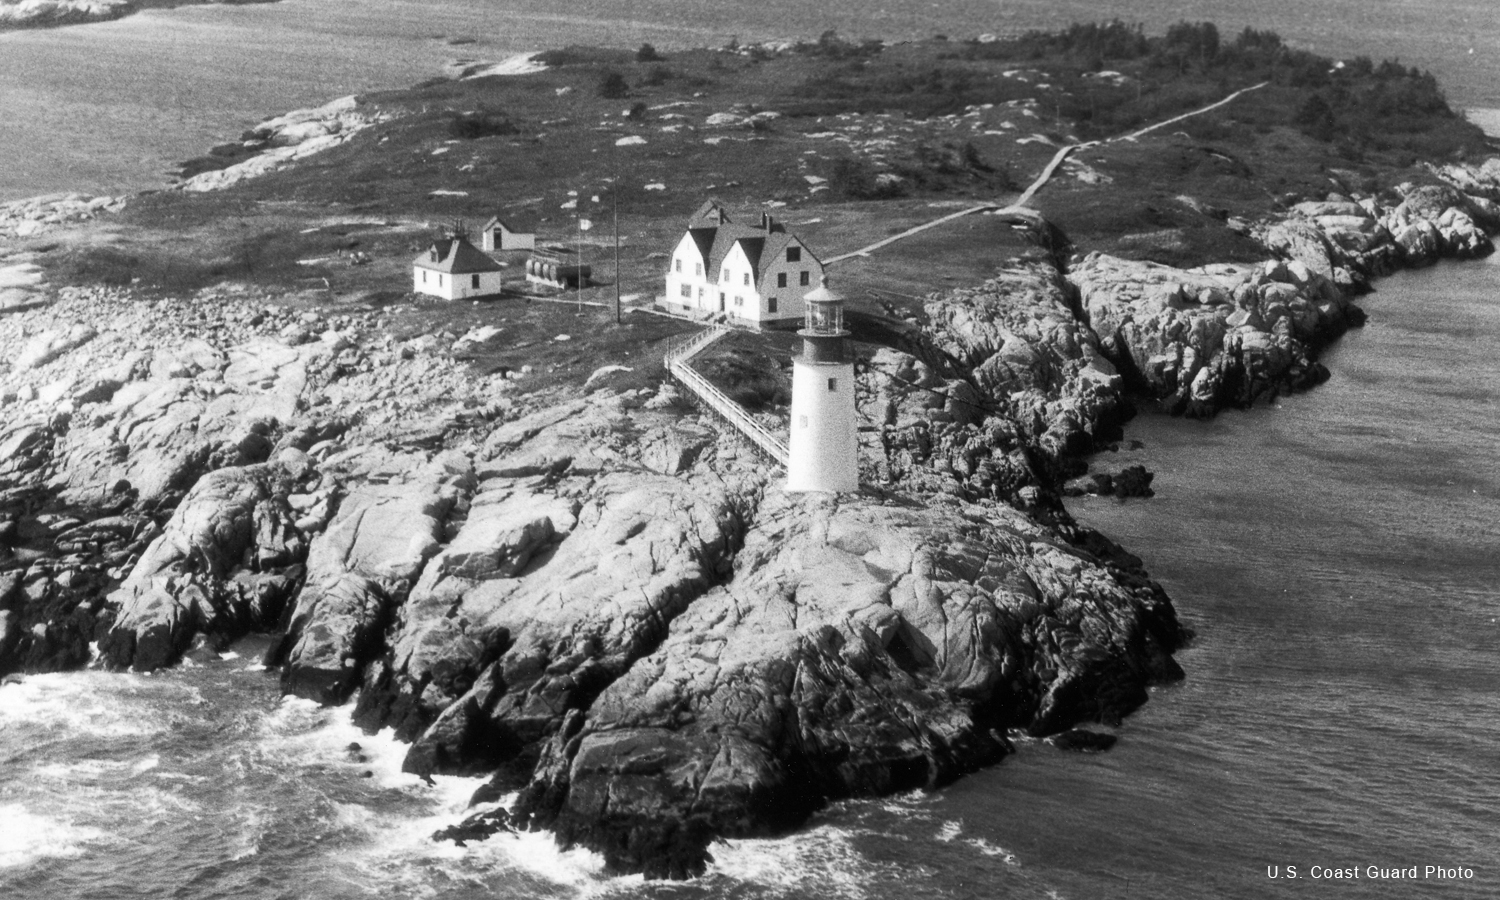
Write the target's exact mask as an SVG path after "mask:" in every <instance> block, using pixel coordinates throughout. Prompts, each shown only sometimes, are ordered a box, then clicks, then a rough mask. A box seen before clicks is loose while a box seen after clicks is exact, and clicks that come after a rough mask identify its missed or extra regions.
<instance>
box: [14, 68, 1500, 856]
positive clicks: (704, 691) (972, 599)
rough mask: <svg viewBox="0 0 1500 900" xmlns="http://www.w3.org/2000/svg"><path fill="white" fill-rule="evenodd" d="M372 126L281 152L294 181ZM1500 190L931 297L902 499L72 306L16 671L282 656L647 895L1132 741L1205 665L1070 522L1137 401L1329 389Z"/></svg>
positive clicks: (869, 449)
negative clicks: (736, 851) (1177, 259)
mask: <svg viewBox="0 0 1500 900" xmlns="http://www.w3.org/2000/svg"><path fill="white" fill-rule="evenodd" d="M365 116H366V112H365V111H363V110H361V109H360V108H359V105H358V103H357V101H354V100H353V99H352V98H345V100H344V101H338V102H336V103H334V104H330V105H329V106H326V107H323V108H321V109H318V110H310V111H302V112H301V113H298V114H293V115H289V116H284V117H279V118H278V119H276V120H271V121H270V122H269V123H266V127H265V128H264V129H262V130H260V131H257V132H256V134H255V135H254V136H253V141H254V142H256V143H257V144H258V145H259V146H265V147H272V148H273V149H271V150H269V151H268V154H269V155H268V156H267V157H265V158H267V159H270V160H271V162H269V163H263V164H264V165H274V164H276V162H275V161H276V160H277V159H279V157H276V156H275V155H274V154H276V153H280V152H281V151H283V150H286V151H293V150H297V148H304V149H305V150H307V152H311V150H313V149H316V148H318V147H321V146H326V145H331V143H329V142H337V141H339V140H343V139H346V138H347V135H348V134H349V133H352V131H351V130H352V129H356V128H358V127H365V125H367V124H368V122H367V121H366V120H365V119H364V118H363V117H365ZM362 123H363V124H362ZM320 142H321V143H320ZM278 144H280V145H281V146H279V147H276V146H275V145H278ZM247 165H248V164H247ZM225 171H226V172H228V171H230V170H225ZM249 171H250V169H246V170H244V171H242V172H240V173H237V174H234V175H226V174H219V175H217V176H216V178H208V179H205V180H204V181H203V182H202V183H201V184H202V185H209V184H210V183H218V184H227V183H232V181H233V179H236V178H239V177H248V175H247V174H246V173H248V172H249ZM1445 171H1446V170H1445ZM1497 174H1500V170H1495V169H1493V168H1490V167H1485V168H1480V169H1474V170H1463V173H1460V172H1458V171H1457V170H1455V171H1448V172H1447V174H1446V176H1445V177H1448V178H1450V179H1451V180H1453V181H1455V182H1460V181H1462V182H1463V183H1465V184H1472V185H1473V188H1472V191H1465V190H1462V189H1460V188H1459V187H1457V186H1454V187H1447V188H1444V187H1432V186H1429V187H1416V188H1410V189H1407V190H1405V191H1404V192H1403V194H1402V198H1401V200H1400V201H1399V202H1397V203H1395V204H1382V203H1380V202H1379V201H1377V200H1375V199H1373V198H1363V199H1361V200H1358V201H1356V200H1353V199H1350V198H1330V199H1328V200H1326V201H1319V202H1317V203H1310V204H1301V205H1299V206H1298V207H1297V208H1296V209H1294V210H1293V213H1292V215H1290V216H1289V217H1287V218H1286V219H1285V220H1283V221H1280V222H1274V223H1264V227H1263V228H1262V230H1261V231H1260V232H1259V233H1260V234H1261V235H1262V240H1263V242H1264V243H1265V245H1266V247H1267V250H1268V253H1269V254H1270V255H1272V256H1275V257H1277V258H1274V259H1269V260H1267V261H1265V262H1263V263H1261V264H1257V265H1238V266H1204V267H1199V268H1195V269H1191V270H1183V269H1176V268H1172V267H1167V266H1161V265H1156V264H1152V263H1142V262H1136V261H1129V260H1123V259H1118V258H1115V257H1110V256H1106V255H1103V254H1090V255H1088V256H1087V257H1085V258H1083V259H1081V260H1078V261H1076V262H1075V263H1074V264H1072V265H1069V266H1064V265H1062V264H1061V262H1060V261H1059V260H1056V259H1053V258H1051V257H1047V256H1031V257H1027V258H1024V259H1018V260H1011V261H1008V262H1007V263H1006V265H1005V266H1004V267H1003V268H1002V269H1001V271H999V272H998V273H997V275H996V276H995V277H994V278H992V279H990V280H988V281H986V282H985V283H983V284H981V285H978V286H974V287H970V288H964V289H961V290H956V291H949V292H946V293H943V294H935V295H933V296H931V297H929V298H928V299H927V301H926V302H925V303H924V309H923V313H924V320H923V321H920V322H916V323H907V324H910V325H911V326H912V327H911V330H910V331H908V332H906V333H905V337H906V338H907V340H906V341H905V342H904V343H903V342H901V341H893V342H892V343H893V344H894V345H895V346H891V347H889V348H887V349H885V350H882V351H880V352H879V353H877V354H876V355H875V357H874V359H873V360H872V361H871V365H870V366H869V367H868V368H864V367H862V371H861V372H860V374H859V378H858V381H859V384H858V385H857V391H858V397H859V400H860V402H861V408H862V409H863V410H864V412H865V414H866V415H867V416H868V417H869V419H870V423H869V424H871V426H872V428H871V429H869V430H868V432H867V438H866V441H865V444H864V452H865V454H866V456H865V458H866V461H867V462H868V466H867V472H866V473H865V474H866V478H865V484H866V488H865V489H864V490H862V491H860V492H859V493H857V494H850V495H841V496H838V497H820V496H796V495H787V494H785V493H784V492H782V491H781V489H780V485H779V483H778V479H777V478H776V477H775V474H774V473H767V472H765V471H764V470H763V469H762V468H760V467H758V466H751V465H747V464H746V462H745V461H746V460H748V459H750V458H752V457H751V456H750V454H749V453H748V452H746V451H744V450H743V449H742V448H740V447H739V446H738V444H737V441H736V438H735V437H734V436H733V435H731V434H726V433H723V432H720V431H719V430H718V429H717V428H716V427H715V426H714V424H713V423H712V422H711V421H709V420H708V419H706V418H703V417H696V416H693V415H691V414H689V413H685V412H682V411H681V409H680V406H678V405H676V404H674V403H672V402H671V401H672V396H673V394H674V392H673V391H672V390H671V389H670V387H669V386H664V387H663V388H662V389H661V390H660V391H656V392H653V390H652V389H650V388H644V389H635V390H632V391H628V392H626V393H624V394H614V393H612V392H610V391H608V390H598V391H596V392H595V393H593V394H590V395H587V396H577V395H576V393H577V392H572V391H557V392H554V393H549V394H547V395H545V396H533V397H521V396H517V395H518V394H519V387H518V385H517V382H515V381H514V380H511V379H506V378H503V377H485V376H480V375H476V374H475V373H473V372H471V371H469V370H467V369H465V368H464V367H463V366H461V365H460V364H458V363H456V362H454V361H453V360H451V359H446V358H442V357H435V356H432V355H429V354H427V353H425V352H422V351H421V350H420V349H419V346H420V345H419V342H416V341H413V342H410V343H408V344H406V345H404V346H403V347H401V348H399V349H398V348H396V347H395V344H394V341H393V340H391V339H389V337H388V336H387V335H383V334H381V333H379V326H377V325H376V324H375V320H376V319H375V316H373V315H372V314H356V315H353V316H348V315H346V316H338V317H335V316H331V315H330V316H324V315H322V314H319V313H316V312H293V311H288V310H282V309H276V308H274V307H273V308H270V309H267V308H264V307H260V308H257V304H255V303H254V302H252V301H250V300H248V299H235V298H232V297H223V296H218V295H208V294H205V295H202V296H200V297H198V298H195V299H191V300H179V299H154V300H146V299H145V298H142V297H138V296H136V295H135V294H133V293H131V292H129V291H80V290H76V289H64V290H63V291H59V292H57V296H56V300H55V301H54V302H53V303H52V305H51V306H50V307H49V308H48V309H47V310H46V311H45V312H42V311H35V312H34V313H33V312H31V311H19V312H15V313H11V314H8V315H7V317H6V318H4V319H0V345H3V346H4V347H5V348H6V349H7V350H8V351H10V352H8V353H7V354H6V356H5V359H6V360H7V363H8V365H7V368H6V370H5V371H4V372H3V374H0V377H3V381H0V398H3V402H4V409H5V412H6V415H7V419H6V425H5V426H3V428H0V675H6V674H10V673H12V672H31V671H49V670H53V669H62V668H71V667H78V666H81V665H84V664H86V663H87V662H88V661H89V644H90V643H91V642H94V641H97V642H98V643H99V651H100V654H101V656H102V658H103V661H104V662H105V663H106V664H107V665H109V666H111V667H115V668H125V667H131V668H135V669H138V670H147V671H149V670H151V669H155V668H158V667H161V666H165V665H171V664H173V663H174V662H175V661H177V660H178V659H180V658H181V657H182V656H183V655H184V654H186V653H196V652H198V651H199V650H202V651H205V652H210V651H212V650H213V649H214V648H216V647H217V646H220V645H222V644H223V643H224V642H225V641H227V640H229V639H232V638H233V637H234V636H236V635H240V634H244V633H246V632H248V631H251V630H258V631H260V630H263V631H274V632H279V633H280V635H281V637H280V640H279V642H278V643H277V645H276V646H275V647H273V648H272V650H271V651H270V653H269V654H268V661H269V662H270V663H271V664H272V665H273V666H274V667H279V668H280V670H281V675H282V679H283V680H282V684H283V689H284V690H285V691H287V692H289V693H296V694H299V695H302V696H310V697H313V698H315V699H317V700H319V701H320V702H324V703H339V702H344V701H345V700H347V699H349V698H350V697H351V696H352V695H353V693H354V692H355V691H358V693H359V699H358V702H357V706H356V711H355V715H356V719H357V721H358V722H359V723H360V724H361V725H362V726H364V727H367V728H379V727H385V726H390V727H393V728H395V729H396V731H397V734H398V736H399V737H401V738H402V739H403V740H407V741H409V742H410V748H409V751H408V755H407V758H406V760H405V763H404V766H405V768H406V769H408V770H409V771H413V772H418V773H421V774H424V775H426V774H434V773H465V774H489V775H490V776H491V779H492V784H491V786H490V789H489V791H488V794H490V795H495V794H498V793H501V792H509V791H512V790H516V791H519V792H520V793H519V797H520V799H519V801H518V803H517V806H516V808H515V809H514V810H511V811H508V812H507V813H504V814H481V816H480V817H479V818H478V819H477V820H475V821H474V822H471V823H468V824H467V825H466V827H465V828H464V829H462V830H461V831H460V832H455V834H456V836H457V837H460V838H462V839H464V840H472V839H477V838H480V837H482V835H483V834H484V833H485V832H486V830H487V829H490V830H493V829H497V828H501V829H503V828H510V827H516V826H530V827H545V828H549V829H551V830H553V831H554V832H555V833H556V834H557V835H558V836H559V838H560V839H561V840H562V841H563V842H564V843H567V844H576V845H580V846H586V847H590V848H592V849H595V850H598V851H600V852H601V853H603V854H604V855H605V857H606V860H607V861H608V864H609V865H610V867H611V868H612V869H614V870H617V871H639V872H645V873H647V874H648V875H652V876H667V877H683V876H687V875H691V874H693V873H695V872H699V871H701V870H702V868H703V866H704V865H705V862H706V859H707V853H708V846H709V843H710V842H711V841H712V840H713V839H714V838H715V837H719V836H730V835H741V836H748V835H764V834H774V833H779V832H783V831H785V830H787V829H790V828H794V827H797V826H798V825H800V824H801V823H802V822H804V821H805V820H806V818H807V817H808V816H809V815H811V813H812V812H813V811H814V810H816V809H817V808H818V807H819V806H820V805H822V804H824V803H826V802H829V801H831V800H834V799H837V798H842V797H849V796H868V795H878V794H882V793H888V792H891V791H897V790H903V789H907V788H911V787H934V786H938V785H941V784H945V783H947V782H950V781H951V780H953V779H954V778H957V777H959V776H961V775H962V774H963V773H965V772H968V771H971V770H972V769H974V768H976V767H978V766H982V765H986V764H989V763H992V762H994V761H995V760H997V759H999V758H1001V757H1002V756H1004V755H1005V754H1006V753H1008V752H1010V749H1011V748H1010V744H1009V740H1008V738H1007V734H1013V733H1016V732H1020V733H1024V734H1027V735H1029V736H1032V737H1037V738H1051V740H1052V742H1053V743H1054V744H1055V745H1057V746H1060V747H1071V748H1075V749H1085V750H1090V749H1102V747H1103V746H1105V745H1106V744H1107V743H1108V739H1107V737H1101V736H1097V735H1094V733H1092V732H1080V731H1076V730H1073V729H1074V726H1076V725H1079V724H1084V723H1089V722H1097V723H1103V724H1106V725H1115V724H1118V723H1119V721H1120V720H1121V718H1122V717H1123V716H1125V715H1127V714H1128V713H1129V712H1130V711H1131V710H1133V709H1135V708H1136V707H1138V706H1139V705H1140V704H1141V703H1142V702H1144V701H1145V699H1146V697H1147V687H1148V686H1149V685H1151V684H1154V683H1160V682H1164V681H1170V680H1172V679H1175V678H1180V677H1181V675H1182V673H1181V670H1180V669H1179V668H1178V667H1177V664H1176V663H1175V662H1174V661H1173V659H1172V653H1173V652H1174V651H1175V650H1177V649H1178V648H1179V647H1180V646H1181V645H1182V644H1183V642H1184V641H1185V640H1186V639H1187V638H1188V633H1187V631H1186V629H1184V628H1183V627H1182V625H1181V624H1180V623H1179V622H1178V621H1177V619H1176V616H1175V613H1174V611H1173V609H1172V606H1171V603H1170V601H1169V600H1168V598H1167V597H1166V595H1165V593H1164V592H1163V591H1162V589H1161V587H1160V586H1158V585H1156V584H1155V583H1153V582H1152V581H1151V580H1150V579H1149V577H1148V576H1147V574H1146V573H1145V572H1144V571H1143V569H1142V567H1141V564H1140V561H1139V560H1136V559H1134V558H1133V557H1131V556H1130V555H1129V554H1128V553H1127V552H1126V551H1125V550H1123V549H1122V548H1120V547H1118V546H1117V545H1114V544H1113V543H1112V542H1110V541H1109V540H1108V539H1107V538H1105V537H1103V536H1102V535H1099V534H1096V533H1094V532H1091V531H1089V530H1087V529H1083V528H1080V527H1079V526H1077V525H1076V523H1074V522H1073V521H1072V520H1071V519H1070V517H1069V516H1068V514H1067V511H1066V509H1065V508H1064V507H1063V506H1062V504H1061V500H1060V495H1061V492H1062V491H1064V490H1065V482H1066V480H1067V479H1068V478H1070V477H1073V476H1076V475H1078V474H1080V473H1079V472H1078V471H1077V469H1078V466H1079V465H1080V462H1079V458H1080V456H1081V455H1082V454H1085V453H1088V452H1090V451H1093V450H1097V449H1098V448H1099V447H1101V446H1102V445H1103V444H1105V443H1107V442H1108V441H1110V440H1113V439H1115V438H1116V437H1117V436H1118V432H1119V426H1120V423H1121V422H1123V421H1124V420H1125V418H1127V417H1128V415H1129V414H1130V409H1131V407H1130V404H1131V402H1132V399H1133V398H1135V397H1145V398H1147V399H1148V400H1150V401H1153V402H1159V403H1161V404H1162V405H1163V406H1165V407H1167V408H1169V409H1172V410H1174V411H1178V412H1183V413H1186V414H1190V415H1211V414H1213V413H1214V412H1216V411H1218V410H1220V409H1222V408H1224V407H1226V406H1241V405H1247V404H1250V403H1253V402H1255V401H1256V400H1259V399H1265V398H1269V397H1274V396H1275V395H1276V394H1277V393H1279V392H1281V391H1285V390H1294V389H1300V388H1303V387H1306V386H1309V385H1311V384H1314V383H1316V382H1317V381H1318V380H1319V379H1320V378H1321V377H1322V376H1323V374H1324V372H1323V370H1322V368H1321V366H1320V365H1319V364H1318V363H1317V361H1316V353H1317V351H1318V349H1319V348H1320V347H1321V346H1323V345H1324V344H1326V343H1327V342H1328V341H1330V340H1332V339H1333V338H1334V337H1336V336H1337V335H1338V334H1339V333H1340V332H1341V331H1342V330H1343V329H1345V328H1347V327H1349V326H1350V325H1352V324H1357V323H1358V321H1359V318H1360V313H1359V311H1358V308H1357V307H1356V306H1354V305H1353V303H1352V302H1351V300H1350V299H1349V297H1350V295H1351V293H1352V292H1353V291H1354V290H1357V289H1358V288H1359V287H1360V286H1361V285H1363V284H1365V283H1367V281H1368V279H1369V278H1371V277H1375V276H1376V275H1378V274H1381V273H1382V272H1385V271H1388V270H1389V269H1390V268H1391V267H1394V266H1400V265H1415V264H1419V263H1421V262H1423V261H1427V260H1430V259H1433V258H1437V257H1439V256H1472V255H1477V254H1480V253H1483V252H1486V250H1487V248H1488V246H1489V244H1488V237H1487V236H1486V235H1485V229H1487V228H1491V227H1495V225H1496V224H1497V223H1500V219H1497V218H1496V217H1495V216H1494V215H1493V210H1492V209H1491V206H1490V205H1487V204H1491V205H1492V204H1493V203H1494V200H1493V196H1500V178H1497V177H1495V176H1496V175H1497ZM200 177H203V176H200ZM1465 179H1467V180H1465ZM188 189H195V188H188ZM1486 192H1488V193H1486ZM1481 194H1484V196H1481ZM1492 195H1493V196H1492ZM1481 201H1483V202H1481ZM210 298H211V299H212V300H213V302H215V303H216V307H217V308H216V311H215V312H216V314H215V315H214V316H212V317H210V316H206V315H204V314H203V311H202V310H201V309H200V308H198V307H199V306H200V304H202V303H204V302H208V301H209V300H210ZM74 322H77V323H79V324H78V325H77V327H74V325H73V324H72V323H74ZM44 324H45V326H46V327H42V326H43V325H44ZM478 411H483V412H482V413H481V412H478ZM1127 471H1128V472H1129V477H1125V473H1120V476H1118V477H1117V476H1111V477H1110V483H1111V487H1113V488H1118V487H1119V484H1118V482H1119V481H1121V480H1122V479H1123V480H1124V481H1125V482H1126V487H1127V489H1128V490H1132V491H1145V490H1149V473H1144V472H1140V473H1137V472H1134V471H1132V470H1127ZM1096 481H1097V479H1096ZM1100 486H1101V487H1102V484H1101V485H1100Z"/></svg>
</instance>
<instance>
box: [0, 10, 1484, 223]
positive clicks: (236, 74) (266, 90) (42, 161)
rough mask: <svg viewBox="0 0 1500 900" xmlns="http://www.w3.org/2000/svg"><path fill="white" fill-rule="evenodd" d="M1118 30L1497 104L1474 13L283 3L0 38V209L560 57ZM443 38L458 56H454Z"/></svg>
mask: <svg viewBox="0 0 1500 900" xmlns="http://www.w3.org/2000/svg"><path fill="white" fill-rule="evenodd" d="M1110 17H1119V18H1122V19H1125V20H1127V21H1132V22H1140V23H1142V24H1144V25H1145V26H1146V27H1147V28H1148V29H1150V30H1152V31H1160V30H1162V29H1164V28H1165V27H1166V26H1167V25H1169V24H1171V23H1173V22H1176V21H1179V20H1182V19H1190V20H1208V21H1214V22H1216V23H1218V24H1219V26H1220V30H1221V31H1222V32H1223V33H1225V34H1226V35H1227V34H1232V33H1234V32H1236V31H1238V30H1240V29H1241V28H1244V27H1246V26H1253V27H1256V28H1272V29H1275V30H1277V31H1279V32H1280V33H1281V34H1282V35H1283V36H1285V37H1286V38H1288V39H1290V40H1292V41H1293V43H1295V44H1296V45H1298V46H1302V47H1306V48H1308V49H1312V50H1316V51H1318V52H1321V53H1327V54H1329V55H1332V56H1353V55H1356V54H1364V55H1367V56H1370V57H1372V58H1374V59H1377V60H1379V59H1383V58H1387V57H1399V58H1401V59H1402V60H1403V61H1404V62H1406V63H1408V64H1413V65H1418V66H1421V67H1423V68H1428V69H1431V70H1432V71H1433V72H1434V73H1435V74H1437V75H1438V76H1439V77H1440V78H1441V80H1442V83H1443V84H1444V86H1445V87H1446V89H1447V90H1448V92H1449V96H1450V99H1451V100H1452V101H1453V102H1454V103H1455V104H1456V105H1458V106H1460V107H1465V108H1467V107H1476V108H1483V109H1496V108H1500V16H1496V15H1495V10H1494V4H1493V3H1492V2H1491V0H1445V2H1442V3H1438V2H1435V0H1316V2H1309V0H1133V2H1132V0H1100V2H1093V0H885V2H879V3H854V2H848V0H840V2H820V3H806V2H799V0H763V2H759V3H741V2H733V0H634V2H630V3H624V2H621V0H572V2H568V3H566V4H564V3H559V2H557V0H423V2H417V0H281V2H279V3H273V4H269V5H252V6H212V5H209V6H190V7H183V8H180V9H172V10H151V11H147V12H145V13H141V14H139V15H135V16H131V17H129V18H126V19H122V20H120V21H115V22H105V23H100V24H95V25H83V26H74V27H70V28H60V29H47V30H34V31H14V32H7V33H0V202H3V201H5V200H12V199H17V198H21V197H29V196H35V195H38V194H43V193H51V192H57V191H74V190H77V191H85V192H88V193H121V192H125V191H135V190H144V189H150V188H154V187H159V186H160V185H161V184H163V183H164V182H165V180H166V176H167V174H168V173H169V172H170V171H172V169H173V166H174V164H175V163H177V162H180V161H182V160H184V159H188V158H191V157H194V156H198V155H201V154H202V153H203V152H204V151H205V150H207V149H208V148H209V147H211V146H213V145H214V144H218V143H222V142H223V141H225V140H232V139H233V138H235V137H237V136H238V135H239V134H240V132H242V131H243V130H244V129H246V128H248V127H250V126H251V125H254V124H255V123H256V122H258V121H261V120H262V119H264V118H267V117H269V116H272V115H276V114H279V113H281V112H284V111H286V110H289V109H295V108H300V107H305V106H315V105H318V104H321V103H323V102H325V101H327V100H331V99H333V98H334V97H339V96H343V95H345V94H350V93H356V92H361V91H368V90H374V89H378V88H382V87H384V88H391V87H405V86H407V85H409V84H412V83H415V82H417V81H421V80H423V79H425V78H429V77H432V76H434V75H438V74H441V73H442V72H443V71H444V69H445V66H447V65H448V64H449V63H451V62H452V61H454V60H456V59H463V58H467V59H473V58H482V59H491V60H499V59H504V58H506V57H508V56H510V55H513V54H516V53H525V52H531V51H536V50H541V49H546V48H549V47H556V46H562V45H566V44H569V43H594V44H609V45H615V46H623V47H635V46H638V45H639V44H640V43H641V42H644V41H649V42H651V43H653V44H654V45H656V46H657V47H659V48H663V49H672V48H680V47H690V46H705V45H708V46H716V45H721V44H723V43H726V42H728V41H729V40H730V39H731V38H732V37H738V38H740V39H741V40H746V41H749V40H765V39H777V38H813V37H816V36H817V35H818V34H820V33H821V32H822V31H824V30H825V29H829V28H833V29H836V30H838V31H839V32H840V33H843V34H846V35H853V36H861V37H882V38H889V39H902V38H915V37H926V36H930V35H932V34H935V33H945V34H949V35H951V36H954V37H972V36H975V35H978V34H982V33H985V32H999V33H1004V32H1016V31H1022V30H1025V29H1028V28H1051V27H1059V26H1065V25H1067V24H1068V23H1070V22H1074V21H1096V20H1099V19H1105V18H1110ZM453 39H463V40H473V41H474V43H471V44H462V45H452V44H450V43H449V41H450V40H453Z"/></svg>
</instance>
